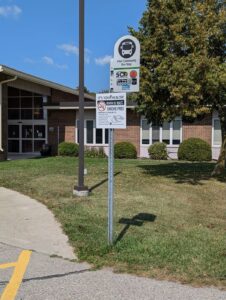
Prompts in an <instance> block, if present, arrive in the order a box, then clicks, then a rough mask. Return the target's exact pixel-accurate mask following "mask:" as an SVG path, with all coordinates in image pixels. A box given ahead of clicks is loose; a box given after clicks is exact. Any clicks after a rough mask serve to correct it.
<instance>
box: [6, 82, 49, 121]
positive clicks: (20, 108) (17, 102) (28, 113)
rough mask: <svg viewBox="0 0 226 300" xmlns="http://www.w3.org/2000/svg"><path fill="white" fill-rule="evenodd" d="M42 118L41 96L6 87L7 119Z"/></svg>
mask: <svg viewBox="0 0 226 300" xmlns="http://www.w3.org/2000/svg"><path fill="white" fill-rule="evenodd" d="M43 118H44V114H43V96H41V95H37V94H34V93H31V92H27V91H24V90H19V89H14V88H11V87H9V88H8V119H9V120H42V119H43Z"/></svg>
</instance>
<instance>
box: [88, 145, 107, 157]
mask: <svg viewBox="0 0 226 300" xmlns="http://www.w3.org/2000/svg"><path fill="white" fill-rule="evenodd" d="M85 157H90V158H95V157H96V158H106V154H105V152H104V149H103V148H101V147H100V148H93V147H91V148H86V149H85Z"/></svg>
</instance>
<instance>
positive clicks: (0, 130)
mask: <svg viewBox="0 0 226 300" xmlns="http://www.w3.org/2000/svg"><path fill="white" fill-rule="evenodd" d="M15 80H17V76H15V77H13V78H11V79H8V80H4V81H2V82H0V152H3V151H4V150H3V149H2V127H3V122H2V85H3V84H5V83H8V82H12V81H15Z"/></svg>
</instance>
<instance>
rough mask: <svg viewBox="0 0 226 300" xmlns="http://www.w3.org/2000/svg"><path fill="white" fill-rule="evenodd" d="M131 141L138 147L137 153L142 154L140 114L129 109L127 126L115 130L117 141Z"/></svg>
mask: <svg viewBox="0 0 226 300" xmlns="http://www.w3.org/2000/svg"><path fill="white" fill-rule="evenodd" d="M123 141H127V142H131V143H132V144H134V146H135V147H136V149H137V155H138V156H139V155H140V116H139V115H138V114H136V113H135V112H133V111H132V110H131V109H127V128H126V129H116V130H115V143H117V142H123Z"/></svg>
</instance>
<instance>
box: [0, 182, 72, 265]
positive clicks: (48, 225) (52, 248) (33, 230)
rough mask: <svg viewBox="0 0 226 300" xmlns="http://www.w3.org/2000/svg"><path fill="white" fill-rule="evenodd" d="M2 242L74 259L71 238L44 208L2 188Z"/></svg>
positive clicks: (0, 193) (0, 198) (0, 189)
mask: <svg viewBox="0 0 226 300" xmlns="http://www.w3.org/2000/svg"><path fill="white" fill-rule="evenodd" d="M0 242H2V243H5V244H8V245H13V246H16V247H20V248H24V249H28V250H35V251H37V252H40V253H46V254H49V255H58V256H61V257H63V258H68V259H75V258H76V257H75V255H74V253H73V250H72V248H71V247H70V246H69V244H68V238H67V237H66V235H65V234H63V232H62V229H61V227H60V224H59V223H57V222H56V220H55V218H54V216H53V214H52V213H51V212H50V210H48V209H47V208H46V206H45V205H43V204H41V203H39V202H38V201H36V200H33V199H31V198H29V197H27V196H24V195H22V194H20V193H17V192H14V191H11V190H8V189H5V188H2V187H0Z"/></svg>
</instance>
